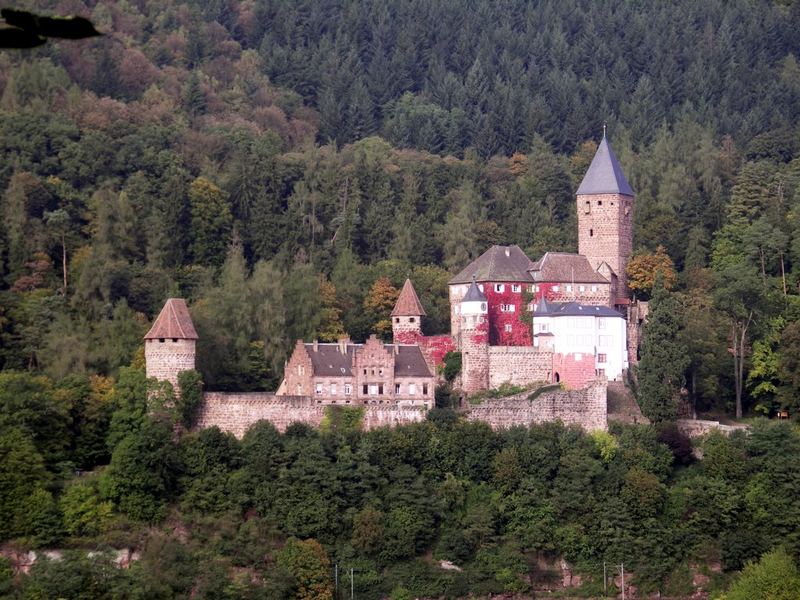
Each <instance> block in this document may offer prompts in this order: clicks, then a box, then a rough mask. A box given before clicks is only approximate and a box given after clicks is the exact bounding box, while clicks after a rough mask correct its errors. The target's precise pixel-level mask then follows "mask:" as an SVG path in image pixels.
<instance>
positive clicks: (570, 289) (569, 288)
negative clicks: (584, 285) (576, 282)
mask: <svg viewBox="0 0 800 600" xmlns="http://www.w3.org/2000/svg"><path fill="white" fill-rule="evenodd" d="M567 291H568V292H571V291H572V286H571V285H570V284H567Z"/></svg>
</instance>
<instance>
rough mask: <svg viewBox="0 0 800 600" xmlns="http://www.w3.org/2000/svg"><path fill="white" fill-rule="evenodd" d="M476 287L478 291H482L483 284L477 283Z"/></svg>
mask: <svg viewBox="0 0 800 600" xmlns="http://www.w3.org/2000/svg"><path fill="white" fill-rule="evenodd" d="M478 289H479V290H480V291H483V284H482V283H479V284H478Z"/></svg>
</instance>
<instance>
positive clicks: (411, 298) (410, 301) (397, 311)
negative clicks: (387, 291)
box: [392, 279, 426, 317]
mask: <svg viewBox="0 0 800 600" xmlns="http://www.w3.org/2000/svg"><path fill="white" fill-rule="evenodd" d="M412 315H413V316H417V317H424V316H426V314H425V309H424V308H422V303H421V302H420V301H419V297H418V296H417V291H416V290H415V289H414V285H413V284H412V283H411V280H410V279H406V282H405V283H404V284H403V289H402V290H400V295H399V296H398V297H397V302H396V303H395V305H394V309H393V310H392V316H393V317H400V316H403V317H405V316H412Z"/></svg>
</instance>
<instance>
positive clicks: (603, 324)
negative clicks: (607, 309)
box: [597, 317, 606, 329]
mask: <svg viewBox="0 0 800 600" xmlns="http://www.w3.org/2000/svg"><path fill="white" fill-rule="evenodd" d="M597 328H598V329H605V328H606V320H605V319H603V318H602V317H601V318H599V319H597Z"/></svg>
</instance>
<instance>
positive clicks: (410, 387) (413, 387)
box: [408, 383, 417, 396]
mask: <svg viewBox="0 0 800 600" xmlns="http://www.w3.org/2000/svg"><path fill="white" fill-rule="evenodd" d="M416 393H417V384H416V383H409V384H408V395H409V396H415V395H416Z"/></svg>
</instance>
